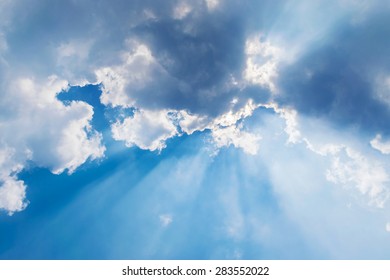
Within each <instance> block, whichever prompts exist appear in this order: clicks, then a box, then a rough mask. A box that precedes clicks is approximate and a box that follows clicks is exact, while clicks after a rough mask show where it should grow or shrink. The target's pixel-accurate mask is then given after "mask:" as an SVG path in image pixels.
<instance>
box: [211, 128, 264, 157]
mask: <svg viewBox="0 0 390 280" xmlns="http://www.w3.org/2000/svg"><path fill="white" fill-rule="evenodd" d="M211 135H212V137H213V142H214V143H215V145H216V147H217V148H221V147H228V146H230V145H233V146H234V147H236V148H241V149H243V150H244V152H246V153H247V154H251V155H255V154H257V152H258V150H259V142H260V140H261V136H260V135H257V134H254V133H250V132H247V131H243V130H242V127H241V126H236V125H231V126H227V127H218V128H217V127H214V128H213V129H212V130H211Z"/></svg>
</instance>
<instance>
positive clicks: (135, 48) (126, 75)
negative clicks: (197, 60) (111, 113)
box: [95, 41, 159, 107]
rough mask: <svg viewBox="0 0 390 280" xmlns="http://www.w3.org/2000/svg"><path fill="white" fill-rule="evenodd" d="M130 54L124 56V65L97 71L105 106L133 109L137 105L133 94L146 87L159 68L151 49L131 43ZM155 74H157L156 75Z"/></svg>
mask: <svg viewBox="0 0 390 280" xmlns="http://www.w3.org/2000/svg"><path fill="white" fill-rule="evenodd" d="M128 44H129V47H130V48H131V49H132V50H131V51H130V52H128V53H125V54H124V55H123V64H119V65H117V66H112V67H103V68H100V69H98V70H96V72H95V74H96V77H97V82H98V83H102V95H101V98H100V100H101V102H102V103H103V104H104V105H111V106H114V107H115V106H122V107H131V106H134V105H135V104H136V99H135V98H134V97H133V96H132V93H134V91H136V90H140V89H142V88H143V87H145V85H146V84H148V83H149V82H151V81H152V79H153V78H154V75H153V71H154V70H156V69H157V68H159V65H158V64H157V63H156V62H155V60H154V58H153V56H152V53H151V51H150V49H149V48H148V47H147V46H146V45H144V44H141V43H138V42H133V41H131V42H130V41H129V42H128ZM154 74H155V73H154Z"/></svg>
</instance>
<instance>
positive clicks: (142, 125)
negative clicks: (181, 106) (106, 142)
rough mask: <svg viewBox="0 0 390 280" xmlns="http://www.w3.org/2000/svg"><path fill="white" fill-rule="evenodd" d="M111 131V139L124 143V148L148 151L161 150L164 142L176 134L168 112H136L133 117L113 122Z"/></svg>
mask: <svg viewBox="0 0 390 280" xmlns="http://www.w3.org/2000/svg"><path fill="white" fill-rule="evenodd" d="M111 130H112V136H113V138H114V139H115V140H120V141H125V143H126V146H128V147H131V146H133V145H137V146H138V147H140V148H141V149H145V150H150V151H155V150H158V151H160V150H162V149H163V148H165V146H166V144H165V141H166V140H167V139H169V138H171V137H173V136H175V135H177V134H178V132H177V129H176V126H175V125H174V124H173V123H172V118H171V117H170V115H169V111H147V110H142V111H136V112H135V113H134V116H133V117H127V118H125V119H124V120H123V121H117V122H115V123H114V124H113V125H112V126H111Z"/></svg>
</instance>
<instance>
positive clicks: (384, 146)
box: [370, 134, 390, 155]
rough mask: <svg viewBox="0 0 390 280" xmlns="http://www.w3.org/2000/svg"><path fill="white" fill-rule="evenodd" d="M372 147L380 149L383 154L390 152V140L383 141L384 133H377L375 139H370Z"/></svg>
mask: <svg viewBox="0 0 390 280" xmlns="http://www.w3.org/2000/svg"><path fill="white" fill-rule="evenodd" d="M370 144H371V147H373V148H374V149H376V150H378V151H380V152H381V153H382V154H385V155H389V154H390V141H387V142H383V141H382V135H380V134H377V135H376V136H375V138H374V139H372V140H371V141H370Z"/></svg>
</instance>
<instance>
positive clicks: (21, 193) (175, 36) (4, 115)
mask: <svg viewBox="0 0 390 280" xmlns="http://www.w3.org/2000/svg"><path fill="white" fill-rule="evenodd" d="M389 6H390V5H389V4H388V3H386V1H385V3H384V2H383V1H370V2H367V1H352V0H351V1H349V0H343V1H315V2H313V1H299V3H293V2H291V1H228V0H219V1H218V0H207V1H185V0H175V1H163V2H162V1H161V2H156V1H125V0H117V1H102V0H98V1H89V0H86V1H62V0H56V1H49V0H40V1H32V0H15V1H0V18H1V21H0V97H1V98H0V112H1V113H0V184H1V186H0V209H3V210H5V211H7V212H8V213H10V214H12V213H14V212H17V211H21V210H23V209H24V208H25V207H26V206H27V204H28V201H27V199H26V185H25V183H24V182H23V181H22V180H20V178H19V177H18V174H20V172H21V171H22V170H24V169H26V168H27V167H28V166H39V167H43V168H48V169H49V170H50V171H51V172H53V173H54V174H60V173H62V172H65V171H67V172H68V173H69V174H71V173H72V172H74V171H75V170H76V169H77V168H78V167H79V166H81V165H83V164H84V163H85V162H87V161H88V160H95V159H98V158H103V157H104V154H105V151H106V147H105V142H109V141H123V143H124V145H125V146H127V147H133V146H136V147H138V148H140V149H144V150H150V151H157V152H159V151H161V150H162V149H164V148H165V147H166V146H167V140H169V139H171V138H173V137H180V136H182V135H184V134H187V135H191V134H193V133H195V132H199V133H204V134H205V135H208V138H207V139H209V140H210V141H209V143H207V145H212V146H213V149H211V150H212V152H211V154H213V155H215V154H216V152H217V151H218V149H220V148H222V147H225V146H234V147H236V148H240V149H242V150H243V151H244V152H245V153H247V154H249V155H252V156H254V155H257V154H259V156H261V151H262V149H263V150H266V149H268V147H267V146H266V145H265V144H264V145H265V146H263V145H262V141H263V138H266V137H267V135H270V134H272V133H276V132H275V131H268V130H266V129H265V128H266V127H268V126H267V125H265V126H264V127H263V128H262V129H260V128H261V125H258V124H261V123H262V122H265V119H264V120H263V119H261V118H260V119H256V118H257V117H256V112H258V111H261V110H263V111H264V110H265V111H268V112H271V114H272V115H273V116H274V117H275V118H277V119H280V120H282V123H283V129H282V131H283V134H284V135H285V137H286V141H285V143H284V145H288V146H294V145H298V146H299V145H304V146H305V147H306V150H307V151H309V152H310V153H314V154H316V155H320V156H321V157H324V158H326V159H327V160H328V161H329V165H328V166H327V168H326V169H325V170H324V172H323V175H324V176H325V178H326V179H327V180H328V181H329V182H332V183H334V184H337V185H342V186H347V187H348V186H350V187H352V188H354V189H356V190H358V192H359V193H360V194H362V195H363V196H365V197H367V199H368V202H369V204H370V205H374V206H376V207H384V206H385V204H386V201H387V199H388V196H389V180H390V179H389V175H388V174H387V171H386V170H387V167H388V165H389V160H388V155H389V154H390V148H389V147H390V146H389V139H390V126H389V125H388V123H389V120H390V97H389V96H390V82H389V81H390V68H389V65H390V55H389V50H390V36H388V35H389V34H390V29H389V26H390V17H389V12H390V7H389ZM86 85H98V86H99V87H100V91H101V95H100V97H99V98H100V99H99V104H98V105H99V106H103V108H105V110H107V111H108V110H113V109H115V110H117V111H115V112H120V113H118V114H114V116H111V117H110V120H109V121H108V122H107V129H108V130H109V131H110V134H111V136H110V138H109V139H105V140H104V141H103V132H104V131H100V128H97V127H94V125H93V118H94V112H95V111H96V110H97V108H95V107H96V106H97V105H96V104H92V103H88V102H86V101H82V100H84V99H83V98H82V97H81V96H80V97H75V98H74V100H72V101H69V102H65V101H63V100H61V98H60V97H59V95H60V94H61V93H63V92H67V91H69V90H70V89H72V88H74V87H77V86H79V87H83V86H86ZM340 131H342V132H340ZM266 142H267V141H266V140H265V143H266ZM171 221H172V219H171V218H169V219H167V218H166V217H165V216H164V217H163V218H162V223H163V224H164V225H169V224H170V223H171Z"/></svg>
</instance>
